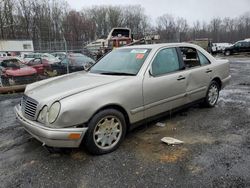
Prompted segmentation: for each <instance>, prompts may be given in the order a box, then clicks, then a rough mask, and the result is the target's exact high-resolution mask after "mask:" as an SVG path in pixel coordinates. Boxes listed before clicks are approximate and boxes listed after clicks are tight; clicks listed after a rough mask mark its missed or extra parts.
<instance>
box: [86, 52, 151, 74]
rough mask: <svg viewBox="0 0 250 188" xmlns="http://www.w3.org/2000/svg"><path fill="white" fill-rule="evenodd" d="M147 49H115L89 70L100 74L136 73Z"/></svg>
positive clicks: (146, 54) (145, 56) (145, 55)
mask: <svg viewBox="0 0 250 188" xmlns="http://www.w3.org/2000/svg"><path fill="white" fill-rule="evenodd" d="M149 52H150V50H149V49H137V48H135V49H131V48H129V49H116V50H113V51H112V52H110V53H109V54H107V55H106V56H104V57H103V58H102V59H101V60H100V61H99V62H98V63H97V64H95V65H94V66H93V67H92V68H91V70H90V72H91V73H100V74H106V73H107V74H112V73H114V74H119V73H121V74H122V73H124V74H131V75H136V74H137V73H138V72H139V70H140V68H141V66H142V64H143V63H144V61H145V59H146V58H147V56H148V54H149Z"/></svg>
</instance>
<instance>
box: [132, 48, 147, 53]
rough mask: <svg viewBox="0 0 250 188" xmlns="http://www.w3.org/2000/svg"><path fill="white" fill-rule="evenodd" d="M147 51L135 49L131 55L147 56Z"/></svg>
mask: <svg viewBox="0 0 250 188" xmlns="http://www.w3.org/2000/svg"><path fill="white" fill-rule="evenodd" d="M146 52H147V50H144V49H133V50H131V51H130V53H135V54H145V53H146Z"/></svg>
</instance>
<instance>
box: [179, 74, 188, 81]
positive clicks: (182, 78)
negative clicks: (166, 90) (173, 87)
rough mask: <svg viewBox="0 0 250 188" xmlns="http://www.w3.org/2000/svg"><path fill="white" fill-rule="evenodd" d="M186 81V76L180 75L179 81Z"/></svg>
mask: <svg viewBox="0 0 250 188" xmlns="http://www.w3.org/2000/svg"><path fill="white" fill-rule="evenodd" d="M184 79H186V78H185V77H184V76H182V75H180V76H179V77H178V78H177V80H178V81H180V80H184Z"/></svg>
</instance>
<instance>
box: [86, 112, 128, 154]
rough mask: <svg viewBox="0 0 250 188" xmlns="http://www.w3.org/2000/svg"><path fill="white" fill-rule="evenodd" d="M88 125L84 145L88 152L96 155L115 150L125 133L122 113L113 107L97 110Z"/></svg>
mask: <svg viewBox="0 0 250 188" xmlns="http://www.w3.org/2000/svg"><path fill="white" fill-rule="evenodd" d="M88 127H89V128H88V131H87V133H86V135H85V139H84V145H85V147H86V149H87V150H88V151H89V152H90V153H92V154H96V155H100V154H105V153H110V152H112V151H114V150H116V149H117V148H118V147H119V145H120V144H121V142H122V140H123V139H124V137H125V134H126V121H125V118H124V115H123V114H122V113H121V112H119V111H117V110H115V109H106V110H103V111H100V112H98V113H97V114H96V115H94V117H93V118H92V119H91V120H90V122H89V124H88Z"/></svg>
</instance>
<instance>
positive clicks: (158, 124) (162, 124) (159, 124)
mask: <svg viewBox="0 0 250 188" xmlns="http://www.w3.org/2000/svg"><path fill="white" fill-rule="evenodd" d="M155 125H156V126H158V127H165V126H166V123H161V122H158V123H156V124H155Z"/></svg>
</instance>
